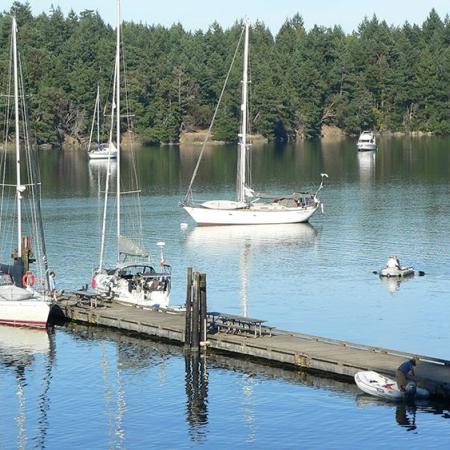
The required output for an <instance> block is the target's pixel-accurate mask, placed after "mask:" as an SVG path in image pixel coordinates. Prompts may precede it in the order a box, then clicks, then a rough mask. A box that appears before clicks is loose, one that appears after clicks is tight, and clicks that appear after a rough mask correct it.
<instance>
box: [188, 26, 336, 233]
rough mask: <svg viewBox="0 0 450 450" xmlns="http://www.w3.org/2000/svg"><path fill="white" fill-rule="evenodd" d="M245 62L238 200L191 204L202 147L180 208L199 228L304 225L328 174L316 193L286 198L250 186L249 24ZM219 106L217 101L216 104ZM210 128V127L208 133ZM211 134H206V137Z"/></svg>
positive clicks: (245, 37)
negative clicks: (261, 191)
mask: <svg viewBox="0 0 450 450" xmlns="http://www.w3.org/2000/svg"><path fill="white" fill-rule="evenodd" d="M243 31H244V62H243V77H242V104H241V126H240V133H239V139H240V142H239V157H238V167H237V193H236V194H237V198H236V200H235V201H232V200H210V201H206V202H194V201H193V199H192V185H193V183H194V180H195V177H196V174H197V170H198V166H199V164H200V160H201V157H202V154H203V151H204V148H205V144H204V145H203V148H202V151H201V153H200V157H199V159H198V162H197V165H196V168H195V170H194V174H193V176H192V179H191V182H190V184H189V188H188V191H187V194H186V196H185V198H184V200H183V202H182V204H181V206H183V208H184V209H185V210H186V211H187V212H188V214H189V215H190V216H191V217H192V218H193V219H194V220H195V222H197V224H199V225H260V224H287V223H301V222H307V221H308V220H309V218H310V217H311V216H312V215H313V214H314V213H315V212H316V210H317V209H318V208H319V206H320V205H321V202H320V200H319V197H318V194H319V192H320V190H321V189H322V187H323V182H324V178H325V177H328V175H327V174H321V176H322V181H321V183H320V186H319V188H318V189H317V190H316V192H300V193H293V194H289V195H273V194H263V193H259V192H256V191H255V190H254V189H253V188H252V187H251V186H250V178H251V177H250V174H249V170H248V166H249V155H248V152H249V144H248V133H247V122H248V83H249V81H248V60H249V45H248V44H249V24H248V22H247V23H246V24H245V27H244V30H243ZM219 103H220V101H219ZM211 128H212V124H211V126H210V129H209V130H211ZM209 135H210V132H209V133H208V136H209ZM205 143H206V141H205Z"/></svg>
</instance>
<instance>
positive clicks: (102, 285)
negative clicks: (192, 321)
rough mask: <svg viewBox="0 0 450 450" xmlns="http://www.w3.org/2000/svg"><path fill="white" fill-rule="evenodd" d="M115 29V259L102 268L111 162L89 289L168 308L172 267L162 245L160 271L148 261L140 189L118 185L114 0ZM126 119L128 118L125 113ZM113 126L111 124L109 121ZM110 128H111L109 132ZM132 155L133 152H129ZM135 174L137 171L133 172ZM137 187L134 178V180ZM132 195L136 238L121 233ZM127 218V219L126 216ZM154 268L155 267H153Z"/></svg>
mask: <svg viewBox="0 0 450 450" xmlns="http://www.w3.org/2000/svg"><path fill="white" fill-rule="evenodd" d="M116 5H117V30H116V38H117V42H116V60H115V75H114V79H115V86H114V92H113V97H114V100H113V108H112V112H111V116H112V117H113V118H114V117H115V120H116V126H115V127H116V142H115V147H116V148H117V164H116V166H117V167H116V206H117V209H116V222H117V227H116V246H117V253H116V256H117V260H116V264H115V266H114V267H112V268H105V261H104V259H105V258H104V253H105V240H106V224H107V211H108V197H109V180H110V176H111V165H110V162H111V161H110V159H108V166H107V172H106V181H105V200H104V208H103V223H102V232H101V243H100V262H99V266H98V268H97V269H96V270H95V271H94V277H93V279H92V282H91V284H92V287H93V288H94V289H95V291H96V292H97V293H98V294H99V295H101V296H102V297H104V298H107V299H110V300H114V301H117V302H120V303H124V304H128V305H134V306H139V307H156V306H157V307H162V308H164V307H167V306H168V305H169V300H170V290H171V267H170V265H168V264H166V262H165V259H164V242H158V243H157V245H158V246H159V248H160V261H159V263H158V265H159V268H157V266H156V265H155V264H152V262H151V261H150V259H149V253H148V252H147V251H146V250H145V248H144V245H143V240H142V236H141V234H142V224H141V223H140V220H141V211H140V201H139V194H140V190H139V189H138V188H135V189H134V190H131V191H129V192H122V186H121V155H120V149H121V144H120V123H121V122H120V118H121V116H120V111H121V110H120V87H121V85H120V78H121V77H120V58H121V52H120V43H121V40H120V28H121V20H120V2H119V0H117V2H116ZM127 117H130V115H129V114H127ZM112 123H114V121H112ZM112 128H113V127H111V130H112ZM112 139H113V137H112V131H111V133H110V144H109V145H110V146H111V145H113V144H112ZM131 153H132V154H134V153H133V152H131ZM134 173H136V171H134ZM135 184H136V187H137V184H138V183H137V178H136V179H135ZM124 194H127V196H134V197H135V198H134V200H135V202H134V206H135V207H137V211H135V212H134V216H133V218H132V219H134V221H135V222H138V223H137V224H135V226H134V227H133V229H134V233H135V235H134V236H133V238H131V237H129V236H125V235H124V234H123V230H122V226H123V224H122V215H123V212H122V196H123V195H124ZM128 218H130V217H128ZM155 267H156V268H155Z"/></svg>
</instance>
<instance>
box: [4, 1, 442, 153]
mask: <svg viewBox="0 0 450 450" xmlns="http://www.w3.org/2000/svg"><path fill="white" fill-rule="evenodd" d="M11 15H15V16H16V18H17V22H18V26H19V43H20V47H21V48H20V50H21V54H22V61H23V68H24V73H25V82H26V88H27V94H28V95H29V97H28V105H29V111H30V119H31V122H32V129H33V131H34V133H35V139H36V142H37V143H39V144H41V143H50V144H53V145H58V144H61V143H63V142H64V140H66V139H67V138H71V139H75V140H77V141H79V142H83V141H85V140H86V138H87V136H88V135H89V129H90V126H91V118H92V111H93V108H94V102H95V96H96V90H97V85H99V86H100V91H101V93H102V97H103V100H104V105H103V108H104V110H105V111H107V110H108V105H109V102H110V97H111V91H112V73H113V64H114V52H115V30H114V27H112V26H111V25H109V24H107V23H105V22H104V21H103V19H102V18H101V17H100V16H99V14H98V13H97V12H95V11H91V10H86V11H83V12H81V13H80V14H75V13H74V12H73V11H71V12H70V13H69V14H68V15H67V16H65V15H64V14H63V13H62V11H61V9H60V8H58V7H57V8H52V9H51V10H50V12H49V13H42V14H39V15H37V16H33V14H32V12H31V7H30V4H29V3H20V2H15V3H13V5H12V7H11V8H10V10H9V11H5V12H4V13H1V14H0V73H2V74H7V73H8V70H9V69H8V67H9V46H10V45H9V42H10V27H11V17H10V16H11ZM241 31H242V23H239V22H237V23H236V24H235V25H234V26H232V27H230V28H229V29H223V28H222V27H221V26H220V25H219V24H218V23H213V24H212V25H211V26H210V27H209V29H208V30H207V31H201V30H198V31H193V32H191V31H186V30H185V29H184V28H183V27H182V25H180V24H175V25H173V26H171V27H169V28H167V27H163V26H160V25H156V26H149V25H144V24H142V23H133V22H124V24H123V42H124V58H123V59H124V63H125V65H126V69H127V70H126V74H127V78H126V83H127V92H128V100H129V104H130V111H132V113H133V121H134V125H135V130H136V133H137V134H138V136H139V137H140V138H141V139H142V140H143V141H144V142H146V143H158V142H164V143H169V142H172V143H174V142H178V141H179V139H180V135H181V134H182V133H183V132H184V131H194V130H199V129H205V128H207V127H208V126H209V123H210V121H211V118H212V116H213V113H214V110H215V107H216V104H217V101H218V98H219V95H220V92H221V90H222V86H223V81H224V79H225V76H226V73H227V71H228V69H229V67H230V62H231V60H232V57H233V54H234V51H235V48H236V44H237V42H238V40H239V36H240V34H241ZM239 52H240V53H238V56H237V64H235V66H234V67H233V70H232V71H231V74H230V80H229V84H228V87H227V89H226V91H225V93H224V97H223V101H222V105H221V108H220V109H219V111H218V115H217V119H216V122H215V126H214V129H213V133H214V138H215V139H219V140H226V141H233V140H236V139H237V130H238V123H239V114H240V80H241V72H242V66H241V58H242V56H241V55H242V50H239ZM6 78H7V77H6V76H4V77H2V80H0V88H1V92H0V93H5V92H6V91H7V80H6ZM250 79H251V84H250V99H251V102H250V114H249V116H250V126H251V130H252V132H254V133H259V134H261V135H263V136H265V137H266V138H268V139H269V140H280V141H288V140H294V141H295V140H300V139H309V138H316V137H319V136H320V135H321V130H322V127H323V126H324V125H331V126H336V127H338V128H340V129H342V130H343V131H344V132H345V133H347V134H356V133H358V132H359V131H360V130H361V129H372V128H374V129H376V130H378V131H380V132H386V131H392V132H394V131H400V132H412V131H422V132H432V133H436V134H449V133H450V20H449V17H448V15H447V16H446V17H445V18H444V19H442V18H441V17H440V16H439V15H438V14H437V12H436V11H435V10H434V9H433V10H431V12H430V13H429V15H428V17H427V19H426V20H425V21H424V23H423V24H422V25H421V26H419V25H415V24H414V25H412V24H409V23H407V22H406V23H405V24H404V25H402V26H389V25H388V24H387V23H386V22H385V21H380V20H378V19H377V17H375V16H373V17H372V18H370V19H368V18H365V19H364V20H363V21H362V23H361V24H360V25H359V26H358V28H357V30H355V31H353V32H352V33H349V34H346V33H344V31H343V30H342V28H340V27H339V26H335V27H333V28H325V27H321V26H314V27H313V28H312V29H310V30H309V31H308V30H306V29H305V26H304V22H303V20H302V18H301V16H300V15H298V14H297V15H295V16H294V17H292V18H290V19H287V20H286V21H285V23H284V24H283V26H282V27H281V28H280V30H279V31H278V33H277V34H276V35H274V34H272V33H271V31H270V30H269V29H268V28H267V27H266V26H265V25H264V23H261V22H257V23H255V24H253V26H252V29H251V34H250ZM2 98H3V99H5V97H0V102H1V103H3V105H2V108H1V110H0V115H2V117H1V119H3V118H4V117H3V116H4V114H5V113H4V108H3V106H4V103H5V101H4V100H1V99H2ZM124 121H125V119H124ZM106 122H107V119H106ZM124 127H125V123H124Z"/></svg>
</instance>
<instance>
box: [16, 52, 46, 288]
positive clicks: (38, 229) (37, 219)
mask: <svg viewBox="0 0 450 450" xmlns="http://www.w3.org/2000/svg"><path fill="white" fill-rule="evenodd" d="M19 72H20V84H21V88H22V94H24V97H23V100H22V107H23V122H24V125H23V126H24V141H25V149H26V155H27V165H28V166H29V174H30V181H31V192H32V200H31V205H32V211H33V215H34V217H33V226H34V230H33V231H35V236H36V239H35V241H36V243H35V245H36V257H37V258H36V259H37V260H38V261H39V263H38V269H39V272H40V273H39V276H40V278H44V277H45V280H46V286H47V289H48V291H50V278H49V270H48V259H47V249H46V246H45V235H44V224H43V221H42V212H41V184H40V183H39V179H40V173H39V167H38V164H37V159H36V155H35V152H34V151H33V148H32V146H31V141H30V120H29V114H28V105H27V101H26V98H25V83H24V76H23V71H22V63H21V57H20V54H19Z"/></svg>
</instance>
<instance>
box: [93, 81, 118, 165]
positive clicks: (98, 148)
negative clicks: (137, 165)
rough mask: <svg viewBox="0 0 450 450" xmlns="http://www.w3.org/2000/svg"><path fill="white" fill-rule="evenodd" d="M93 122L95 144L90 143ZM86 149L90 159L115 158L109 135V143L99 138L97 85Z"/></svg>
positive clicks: (98, 90) (98, 88)
mask: <svg viewBox="0 0 450 450" xmlns="http://www.w3.org/2000/svg"><path fill="white" fill-rule="evenodd" d="M95 122H97V140H96V142H95V144H94V145H92V137H93V134H94V126H95ZM111 132H112V124H111ZM87 150H88V156H89V159H90V160H98V159H116V158H117V148H116V147H115V145H114V144H113V143H112V139H111V136H110V139H109V144H105V143H103V142H101V140H100V86H97V96H96V98H95V107H94V115H93V117H92V124H91V132H90V134H89V142H88V146H87Z"/></svg>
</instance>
